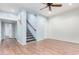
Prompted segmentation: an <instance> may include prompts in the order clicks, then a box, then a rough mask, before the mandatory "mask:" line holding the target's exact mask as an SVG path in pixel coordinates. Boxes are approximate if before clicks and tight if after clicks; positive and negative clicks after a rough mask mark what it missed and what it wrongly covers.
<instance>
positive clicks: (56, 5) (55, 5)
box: [51, 4, 62, 7]
mask: <svg viewBox="0 0 79 59" xmlns="http://www.w3.org/2000/svg"><path fill="white" fill-rule="evenodd" d="M51 6H53V7H61V6H62V4H53V5H51Z"/></svg>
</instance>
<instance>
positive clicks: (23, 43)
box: [17, 40, 26, 45]
mask: <svg viewBox="0 0 79 59" xmlns="http://www.w3.org/2000/svg"><path fill="white" fill-rule="evenodd" d="M17 42H19V44H21V45H26V42H22V41H20V40H17Z"/></svg>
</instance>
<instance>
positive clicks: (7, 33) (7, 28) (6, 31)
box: [4, 23, 12, 38]
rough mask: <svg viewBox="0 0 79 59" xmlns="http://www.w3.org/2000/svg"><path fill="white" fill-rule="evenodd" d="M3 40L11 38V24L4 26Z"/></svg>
mask: <svg viewBox="0 0 79 59" xmlns="http://www.w3.org/2000/svg"><path fill="white" fill-rule="evenodd" d="M4 38H12V24H8V23H5V24H4Z"/></svg>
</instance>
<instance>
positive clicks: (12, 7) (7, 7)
mask: <svg viewBox="0 0 79 59" xmlns="http://www.w3.org/2000/svg"><path fill="white" fill-rule="evenodd" d="M62 5H63V6H62V7H53V8H52V14H51V15H49V10H48V8H46V9H43V10H40V9H41V8H43V7H44V6H45V5H44V4H42V3H0V10H1V11H7V12H15V11H16V10H18V9H22V8H24V9H31V10H33V11H34V12H37V13H40V14H42V15H44V16H47V17H50V16H53V15H56V14H59V13H62V12H64V11H68V10H70V9H74V8H77V7H78V8H79V3H73V4H72V5H71V6H69V5H68V3H62Z"/></svg>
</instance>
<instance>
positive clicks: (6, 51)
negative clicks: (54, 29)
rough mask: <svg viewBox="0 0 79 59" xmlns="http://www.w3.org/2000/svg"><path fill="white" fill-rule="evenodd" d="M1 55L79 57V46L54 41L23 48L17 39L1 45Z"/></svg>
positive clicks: (47, 40) (29, 44)
mask: <svg viewBox="0 0 79 59" xmlns="http://www.w3.org/2000/svg"><path fill="white" fill-rule="evenodd" d="M0 54H1V55H76V54H78V55H79V44H75V43H69V42H64V41H59V40H53V39H45V40H42V41H39V42H30V43H27V45H24V46H22V45H21V44H19V43H18V42H17V41H16V40H15V39H6V40H5V41H4V42H3V43H1V44H0Z"/></svg>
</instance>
